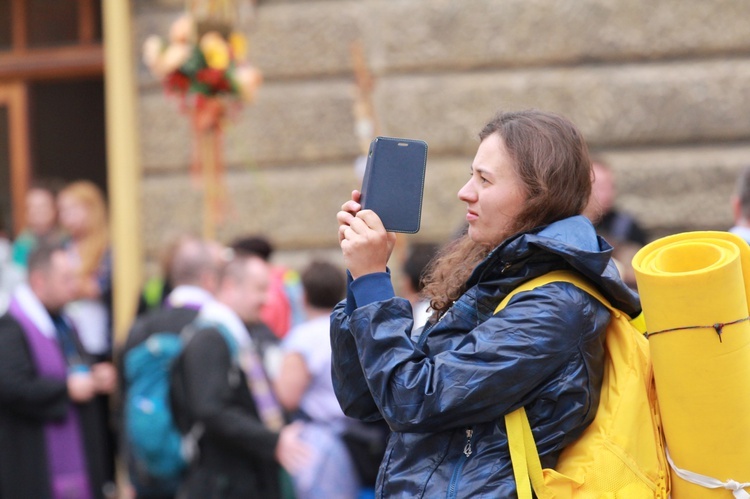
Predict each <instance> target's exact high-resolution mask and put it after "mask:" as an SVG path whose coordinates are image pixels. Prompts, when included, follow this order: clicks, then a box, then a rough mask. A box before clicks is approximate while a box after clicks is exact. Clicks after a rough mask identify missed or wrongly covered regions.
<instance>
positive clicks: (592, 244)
mask: <svg viewBox="0 0 750 499" xmlns="http://www.w3.org/2000/svg"><path fill="white" fill-rule="evenodd" d="M611 257H612V246H610V245H609V243H607V241H605V240H604V239H603V238H601V237H599V236H597V234H596V230H595V229H594V226H593V225H592V224H591V222H590V221H589V220H588V219H587V218H585V217H583V216H580V215H578V216H574V217H570V218H565V219H563V220H559V221H557V222H553V223H551V224H550V225H547V226H543V227H539V228H537V229H533V230H531V231H528V232H524V233H521V234H517V235H515V236H512V237H510V238H508V239H506V240H505V241H503V242H502V243H501V244H500V245H499V246H497V247H496V248H495V249H494V250H493V251H492V252H491V253H490V254H489V255H488V256H487V258H486V259H485V260H484V261H482V262H481V263H480V264H479V265H477V267H476V268H475V269H474V272H473V273H472V275H471V277H470V278H469V281H468V282H467V288H470V287H472V286H474V285H476V284H479V283H485V282H492V281H502V282H498V284H499V285H500V287H501V288H504V289H503V291H504V292H505V293H507V292H509V291H510V290H511V289H512V288H514V287H516V286H518V285H519V284H521V283H522V282H524V281H527V280H529V279H532V278H534V277H537V276H540V275H543V274H546V273H548V272H550V271H552V270H558V269H565V268H572V269H573V270H576V271H578V272H580V273H581V274H582V275H583V276H584V277H585V278H587V279H588V280H589V281H591V282H592V283H593V284H594V285H596V286H597V288H599V289H600V290H601V291H602V293H603V294H604V295H605V296H606V297H607V298H608V299H609V300H610V301H611V302H612V305H614V306H615V307H617V308H619V309H621V310H623V311H624V312H626V313H627V314H628V315H631V316H633V314H637V313H638V312H640V309H641V307H640V302H639V299H638V296H637V295H636V294H635V293H634V292H633V291H632V290H630V288H628V287H627V286H626V285H625V284H624V283H623V282H622V280H621V279H620V275H619V272H618V271H617V267H616V266H615V264H614V262H612V258H611ZM505 293H503V294H505Z"/></svg>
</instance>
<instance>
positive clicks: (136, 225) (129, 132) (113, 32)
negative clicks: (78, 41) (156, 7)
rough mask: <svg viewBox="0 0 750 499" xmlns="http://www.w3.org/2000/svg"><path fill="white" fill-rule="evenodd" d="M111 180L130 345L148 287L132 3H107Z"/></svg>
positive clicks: (118, 332) (116, 280) (122, 309)
mask: <svg viewBox="0 0 750 499" xmlns="http://www.w3.org/2000/svg"><path fill="white" fill-rule="evenodd" d="M102 9H103V12H102V14H103V18H104V55H105V57H104V88H105V95H106V108H105V109H106V115H107V116H106V124H107V179H108V187H109V189H108V190H109V209H110V226H111V238H112V254H113V265H112V268H113V287H114V306H113V313H114V320H113V324H114V328H115V341H116V342H118V343H120V342H122V341H124V337H125V334H126V333H127V330H128V327H129V326H130V324H131V322H132V320H133V317H134V314H135V311H136V305H137V300H138V293H139V290H140V288H141V284H142V263H141V260H142V253H141V224H140V199H139V198H140V196H139V193H140V180H141V164H140V149H139V143H138V132H137V130H138V120H137V116H136V109H137V101H136V86H135V81H136V80H135V74H134V73H135V71H134V64H135V60H134V59H133V41H132V38H131V35H132V33H133V30H132V27H131V22H132V19H131V11H130V1H129V0H106V1H104V2H102Z"/></svg>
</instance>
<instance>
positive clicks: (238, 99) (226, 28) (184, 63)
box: [143, 13, 263, 236]
mask: <svg viewBox="0 0 750 499" xmlns="http://www.w3.org/2000/svg"><path fill="white" fill-rule="evenodd" d="M246 56H247V40H246V38H245V37H244V36H243V35H242V34H241V33H239V32H236V31H233V30H232V29H231V26H230V25H229V24H228V23H226V22H221V21H218V22H217V21H215V20H214V21H211V20H202V21H200V22H196V20H195V19H194V18H193V16H191V15H190V14H188V13H186V14H183V15H182V16H180V17H179V18H178V19H176V20H175V21H174V22H173V23H172V26H171V27H170V30H169V37H168V39H166V40H164V39H162V38H161V37H159V36H157V35H152V36H150V37H148V38H147V39H146V41H145V42H144V45H143V61H144V63H145V64H146V66H147V67H148V68H149V70H150V71H151V73H152V74H153V75H154V76H155V77H156V78H158V79H159V80H160V81H161V82H162V85H163V86H164V90H165V92H166V93H167V95H170V96H176V97H177V98H178V99H179V101H180V105H181V108H182V109H183V111H185V112H186V113H187V114H189V116H190V118H191V124H192V129H193V135H194V137H193V139H194V141H193V161H192V165H191V176H192V178H193V180H194V182H196V183H198V182H199V180H201V179H202V182H200V184H201V185H202V186H203V188H204V191H205V198H206V206H207V210H208V213H207V214H206V217H205V219H206V222H205V224H207V225H206V230H204V232H206V233H207V234H206V235H207V236H211V235H212V232H213V229H212V227H213V224H214V223H215V222H217V221H218V218H220V216H221V213H222V212H223V211H224V210H223V206H222V205H221V202H222V199H225V198H226V196H224V195H223V192H221V191H222V190H223V188H224V186H223V183H222V179H223V172H224V161H223V155H222V130H223V125H224V122H225V120H226V118H227V116H228V115H229V112H230V111H232V110H237V109H238V108H239V107H241V104H242V103H243V102H244V103H252V102H253V100H254V99H255V96H256V94H257V91H258V88H259V87H260V85H261V83H262V81H263V77H262V74H261V72H260V71H259V70H258V69H256V68H255V67H253V66H252V65H251V64H249V63H248V62H247V61H246Z"/></svg>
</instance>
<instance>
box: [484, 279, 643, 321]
mask: <svg viewBox="0 0 750 499" xmlns="http://www.w3.org/2000/svg"><path fill="white" fill-rule="evenodd" d="M551 282H569V283H571V284H573V285H574V286H576V287H577V288H579V289H582V290H583V291H585V292H586V293H588V294H589V295H591V296H593V297H594V298H596V299H597V300H599V301H600V302H601V303H602V305H604V306H605V307H607V308H608V309H609V311H610V312H611V313H612V316H613V317H619V316H621V315H622V316H625V317H626V318H627V319H628V321H629V322H630V323H631V324H632V325H633V326H634V327H635V328H636V329H637V330H638V331H640V332H641V333H645V332H646V322H645V321H644V319H643V313H642V312H641V313H640V314H638V315H637V316H636V317H633V318H631V317H629V316H628V315H627V314H626V313H625V312H623V311H622V310H620V309H618V308H615V307H613V306H612V304H611V303H610V302H609V300H607V299H606V298H605V297H604V295H602V293H601V292H600V291H599V290H598V289H596V287H594V286H593V285H592V284H591V283H590V282H589V281H588V280H587V279H585V278H584V277H583V276H581V275H580V274H578V273H577V272H574V271H572V270H553V271H552V272H548V273H546V274H544V275H541V276H539V277H535V278H533V279H529V280H528V281H526V282H525V283H523V284H521V285H520V286H518V287H517V288H515V289H514V290H513V291H511V292H510V293H508V295H507V296H506V297H505V298H504V299H503V300H502V301H501V302H500V304H499V305H498V306H497V308H496V309H495V313H498V312H500V311H501V310H502V309H504V308H505V306H506V305H507V304H508V302H509V301H510V299H511V298H513V297H514V296H515V295H516V294H518V293H521V292H523V291H531V290H532V289H535V288H538V287H540V286H544V285H545V284H549V283H551Z"/></svg>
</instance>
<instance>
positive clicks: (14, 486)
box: [0, 314, 106, 499]
mask: <svg viewBox="0 0 750 499" xmlns="http://www.w3.org/2000/svg"><path fill="white" fill-rule="evenodd" d="M78 350H79V352H80V354H81V356H82V357H85V354H84V353H83V348H82V347H81V346H80V345H79V348H78ZM70 403H71V401H70V399H69V398H68V389H67V385H66V383H65V381H62V380H57V379H49V378H42V377H39V376H38V375H37V372H36V365H35V364H34V361H33V359H32V356H31V350H30V347H29V344H28V341H27V339H26V335H25V334H24V331H23V329H22V328H21V325H20V324H19V323H18V322H17V321H16V320H15V319H14V318H13V317H11V316H10V315H9V314H6V315H4V316H3V317H0V499H21V498H32V497H33V498H34V499H47V498H50V499H51V497H52V492H51V484H50V477H49V475H48V473H45V466H46V462H47V452H46V441H45V437H44V425H45V424H46V423H47V422H48V421H52V420H55V419H61V418H63V417H65V415H66V413H67V410H68V405H69V404H70ZM99 409H100V408H99V406H98V404H96V403H95V402H94V401H92V402H89V403H86V404H78V411H79V416H80V421H81V429H82V433H83V438H84V452H85V455H86V462H87V465H88V472H89V480H90V483H91V485H92V488H93V489H94V490H93V492H94V497H95V498H101V497H103V494H102V486H103V484H104V481H105V478H104V477H105V470H104V461H105V459H104V458H105V456H106V444H105V436H106V432H105V429H104V428H103V427H102V421H103V418H102V417H101V414H100V413H99Z"/></svg>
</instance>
